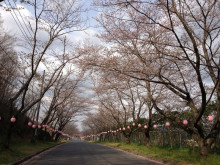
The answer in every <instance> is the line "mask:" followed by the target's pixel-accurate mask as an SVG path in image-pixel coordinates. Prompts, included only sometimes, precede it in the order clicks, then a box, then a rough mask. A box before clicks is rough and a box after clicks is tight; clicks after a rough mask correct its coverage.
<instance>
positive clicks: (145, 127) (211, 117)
mask: <svg viewBox="0 0 220 165" xmlns="http://www.w3.org/2000/svg"><path fill="white" fill-rule="evenodd" d="M208 121H209V122H210V123H211V122H213V116H212V115H208ZM135 125H136V124H135V123H132V126H133V127H135ZM183 125H184V126H187V125H188V120H186V119H184V120H183ZM137 126H138V128H141V127H142V125H141V124H138V125H137ZM165 126H166V127H170V122H169V121H166V122H165ZM143 128H144V129H148V126H147V125H144V126H143ZM153 128H154V129H157V125H156V124H154V125H153ZM127 129H128V130H130V129H131V127H130V126H129V125H128V126H127ZM121 131H126V128H125V127H123V128H119V129H117V130H115V131H113V130H109V131H106V132H101V133H99V134H96V135H94V134H92V135H87V136H82V137H80V138H81V139H85V138H90V137H94V136H100V135H102V134H107V133H117V132H121Z"/></svg>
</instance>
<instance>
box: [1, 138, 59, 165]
mask: <svg viewBox="0 0 220 165" xmlns="http://www.w3.org/2000/svg"><path fill="white" fill-rule="evenodd" d="M59 143H61V142H36V143H34V144H32V143H30V142H29V141H26V142H25V141H17V142H12V143H11V149H10V150H5V149H2V148H0V164H1V165H7V164H12V163H14V162H16V161H19V160H21V159H23V158H25V157H27V156H29V155H32V154H34V153H36V152H39V151H41V150H43V149H45V148H48V147H51V146H54V145H56V144H59Z"/></svg>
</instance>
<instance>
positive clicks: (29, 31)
mask: <svg viewBox="0 0 220 165" xmlns="http://www.w3.org/2000/svg"><path fill="white" fill-rule="evenodd" d="M13 2H14V5H15V6H17V4H16V2H15V0H13ZM17 11H18V13H19V15H20V16H21V19H22V21H23V22H24V25H25V27H26V29H27V31H28V33H29V34H30V37H31V36H32V34H31V30H30V29H29V28H28V26H27V25H26V22H25V20H24V18H23V16H22V15H21V12H20V11H19V9H18V10H17Z"/></svg>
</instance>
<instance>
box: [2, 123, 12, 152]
mask: <svg viewBox="0 0 220 165" xmlns="http://www.w3.org/2000/svg"><path fill="white" fill-rule="evenodd" d="M12 124H13V123H9V125H8V128H6V134H5V139H4V144H3V147H4V148H5V149H9V148H10V142H11V132H12V126H13V125H12Z"/></svg>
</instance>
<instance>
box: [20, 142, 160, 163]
mask: <svg viewBox="0 0 220 165" xmlns="http://www.w3.org/2000/svg"><path fill="white" fill-rule="evenodd" d="M158 164H159V163H156V162H152V161H149V160H147V159H145V158H143V157H141V156H136V155H133V154H131V153H128V152H124V151H120V150H117V149H114V148H111V147H106V146H102V145H99V144H94V143H87V142H83V141H72V142H68V143H65V144H62V145H59V146H57V147H55V148H52V149H50V150H48V151H46V152H43V153H41V154H39V155H37V156H34V157H33V158H31V159H30V160H28V161H26V162H24V163H22V165H158Z"/></svg>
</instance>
